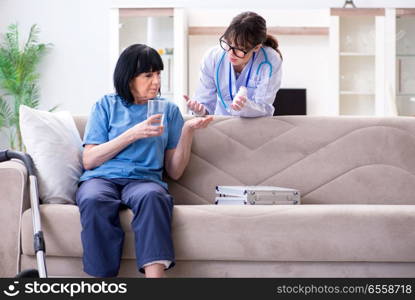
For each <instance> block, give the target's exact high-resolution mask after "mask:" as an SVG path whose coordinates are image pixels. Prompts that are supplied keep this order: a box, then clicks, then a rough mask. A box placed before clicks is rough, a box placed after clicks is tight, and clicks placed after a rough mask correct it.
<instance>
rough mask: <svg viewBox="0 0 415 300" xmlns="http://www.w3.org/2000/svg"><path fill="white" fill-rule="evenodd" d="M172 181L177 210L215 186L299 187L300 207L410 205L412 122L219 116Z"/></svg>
mask: <svg viewBox="0 0 415 300" xmlns="http://www.w3.org/2000/svg"><path fill="white" fill-rule="evenodd" d="M216 119H217V120H216V122H215V123H214V124H212V125H211V126H210V127H209V128H207V129H206V130H202V131H200V132H198V133H197V135H196V137H195V139H194V144H193V149H192V157H191V161H190V164H189V166H188V168H187V170H186V172H185V174H184V176H183V177H182V178H181V179H180V180H179V181H178V182H170V191H171V193H172V194H173V195H174V196H175V199H176V204H206V203H212V202H213V200H214V196H215V193H214V187H215V186H216V185H218V184H221V185H235V184H237V185H275V186H286V187H292V188H296V189H299V190H300V191H301V193H302V201H303V203H304V204H415V199H414V197H413V195H414V192H415V176H414V174H415V159H414V153H415V136H414V134H415V120H413V119H412V118H371V117H366V118H358V117H340V118H335V117H300V116H295V117H277V118H261V119H241V118H226V117H217V118H216Z"/></svg>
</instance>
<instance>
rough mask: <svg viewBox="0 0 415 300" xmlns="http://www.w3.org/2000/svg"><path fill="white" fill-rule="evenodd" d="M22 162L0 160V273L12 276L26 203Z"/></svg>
mask: <svg viewBox="0 0 415 300" xmlns="http://www.w3.org/2000/svg"><path fill="white" fill-rule="evenodd" d="M28 189H29V185H28V177H27V171H26V168H25V166H24V165H23V163H22V162H20V161H18V160H10V161H6V162H2V163H0V205H1V209H0V221H1V226H0V236H1V238H2V240H1V242H0V277H13V276H15V275H16V273H17V271H18V257H19V254H20V251H21V250H20V224H21V222H20V221H21V216H22V213H23V211H24V210H26V209H27V208H29V207H30V201H29V191H28Z"/></svg>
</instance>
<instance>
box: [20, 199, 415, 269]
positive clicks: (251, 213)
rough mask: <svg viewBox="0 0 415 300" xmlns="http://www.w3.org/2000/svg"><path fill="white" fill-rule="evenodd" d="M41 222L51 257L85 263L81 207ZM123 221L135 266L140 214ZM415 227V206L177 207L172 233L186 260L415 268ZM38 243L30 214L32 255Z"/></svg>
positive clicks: (60, 208)
mask: <svg viewBox="0 0 415 300" xmlns="http://www.w3.org/2000/svg"><path fill="white" fill-rule="evenodd" d="M41 216H42V226H43V231H44V234H45V240H46V252H47V254H48V255H50V256H71V257H80V256H82V245H81V240H80V231H81V226H80V222H79V211H78V207H77V206H73V205H59V204H56V205H41ZM120 216H121V225H122V227H123V229H124V230H125V231H126V239H125V244H124V252H123V257H124V258H129V259H133V258H135V254H134V243H133V234H132V232H131V229H130V226H129V224H130V222H131V220H132V213H131V211H130V210H123V211H121V213H120ZM414 227H415V206H414V205H298V206H290V205H287V206H259V205H258V206H216V205H176V206H175V207H174V212H173V227H172V228H173V240H174V247H175V252H176V258H177V259H178V260H201V261H203V260H232V261H239V260H241V261H243V260H249V261H367V262H415V251H413V249H415V231H414V230H413V228H414ZM32 235H33V232H32V220H31V214H30V210H27V211H26V212H25V213H24V215H23V220H22V247H23V253H24V254H28V255H30V254H33V238H32Z"/></svg>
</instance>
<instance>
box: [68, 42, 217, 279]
mask: <svg viewBox="0 0 415 300" xmlns="http://www.w3.org/2000/svg"><path fill="white" fill-rule="evenodd" d="M161 70H163V62H162V60H161V57H160V55H159V54H158V53H157V51H155V50H154V49H152V48H150V47H148V46H146V45H140V44H136V45H132V46H130V47H128V48H127V49H125V50H124V51H123V52H122V53H121V55H120V57H119V59H118V62H117V65H116V68H115V72H114V85H115V90H116V93H115V94H110V95H106V96H104V97H103V98H102V99H101V100H99V101H98V102H97V103H95V105H94V106H93V108H92V112H91V115H90V118H89V120H88V124H87V126H86V131H85V136H84V147H85V148H84V152H83V164H84V168H85V169H86V171H85V172H84V173H83V175H82V176H81V179H80V181H81V182H80V186H79V189H78V191H77V195H76V201H77V204H78V206H79V210H80V214H81V224H82V233H81V238H82V245H83V248H84V254H83V264H84V271H85V272H86V273H88V274H90V275H92V276H96V277H114V276H116V275H117V274H118V270H119V266H120V259H121V254H122V247H123V240H124V232H123V230H122V229H121V226H120V219H119V214H118V213H119V210H120V208H121V207H123V206H126V207H129V208H130V209H131V210H132V211H133V213H134V217H133V220H132V222H131V226H132V230H133V232H134V237H135V249H136V258H137V267H138V269H139V271H140V272H143V273H145V275H146V277H163V276H164V271H165V270H167V269H169V268H171V267H173V266H174V264H175V263H174V251H173V243H172V237H171V218H172V211H173V198H172V197H171V196H170V195H169V193H168V191H167V184H166V183H165V182H163V179H162V177H163V176H162V175H163V174H162V173H163V170H164V169H165V170H166V172H167V174H168V175H169V176H170V177H171V178H173V179H178V178H179V177H180V176H181V175H182V173H183V171H184V169H185V167H186V165H187V163H188V161H189V156H190V147H191V143H192V138H193V133H194V131H195V130H196V129H199V128H204V127H206V126H207V125H208V124H209V122H211V121H212V118H194V119H191V120H188V121H187V122H184V121H183V118H182V116H181V114H180V111H179V109H178V107H177V106H176V105H174V104H173V103H170V102H166V108H165V116H164V122H163V124H161V121H160V119H162V118H160V115H155V116H151V117H149V118H147V102H148V100H149V99H152V98H155V97H156V96H157V95H158V93H159V91H160V71H161Z"/></svg>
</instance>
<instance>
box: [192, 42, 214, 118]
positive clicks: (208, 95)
mask: <svg viewBox="0 0 415 300" xmlns="http://www.w3.org/2000/svg"><path fill="white" fill-rule="evenodd" d="M215 50H216V49H215V48H213V49H211V50H209V51H208V52H207V53H206V54H205V56H204V57H203V61H202V64H201V66H200V75H199V84H198V87H197V90H196V93H195V97H194V100H196V101H198V102H199V103H201V104H203V105H204V106H205V107H206V109H207V111H208V113H209V114H210V115H212V114H214V113H215V109H216V93H217V90H216V84H215V71H216V69H215V66H216V64H215V54H214V53H215Z"/></svg>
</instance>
